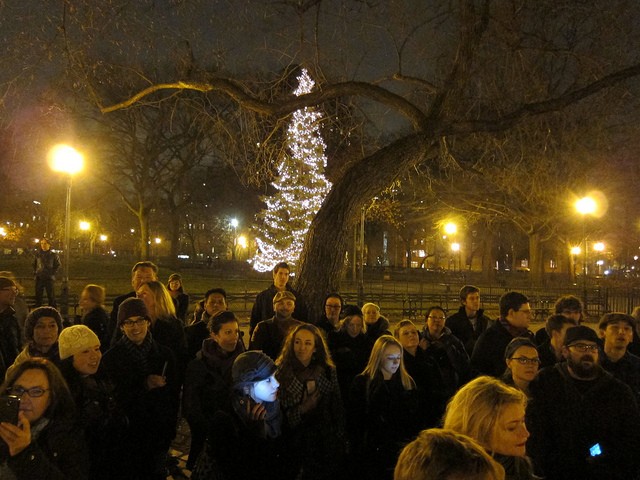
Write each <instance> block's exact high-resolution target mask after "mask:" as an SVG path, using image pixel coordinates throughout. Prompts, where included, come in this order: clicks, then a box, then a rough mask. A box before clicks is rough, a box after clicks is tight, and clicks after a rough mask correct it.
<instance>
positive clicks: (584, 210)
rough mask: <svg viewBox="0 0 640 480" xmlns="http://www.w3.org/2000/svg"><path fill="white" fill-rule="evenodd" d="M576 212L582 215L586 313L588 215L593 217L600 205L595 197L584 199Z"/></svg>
mask: <svg viewBox="0 0 640 480" xmlns="http://www.w3.org/2000/svg"><path fill="white" fill-rule="evenodd" d="M575 209H576V212H578V213H579V214H580V215H582V245H583V253H584V259H583V264H582V302H583V303H584V308H585V312H586V310H587V263H588V262H587V260H588V255H589V254H588V248H587V215H593V214H594V213H595V212H596V210H597V209H598V204H597V203H596V201H595V200H594V199H593V197H589V196H586V197H582V198H580V199H578V200H577V201H576V203H575Z"/></svg>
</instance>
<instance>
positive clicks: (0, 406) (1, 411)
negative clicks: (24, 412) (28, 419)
mask: <svg viewBox="0 0 640 480" xmlns="http://www.w3.org/2000/svg"><path fill="white" fill-rule="evenodd" d="M19 410H20V397H17V396H15V395H2V396H0V422H6V423H11V424H12V425H17V424H18V411H19Z"/></svg>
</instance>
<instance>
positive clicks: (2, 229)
mask: <svg viewBox="0 0 640 480" xmlns="http://www.w3.org/2000/svg"><path fill="white" fill-rule="evenodd" d="M0 235H2V236H3V237H6V236H7V231H6V230H5V229H4V227H0Z"/></svg>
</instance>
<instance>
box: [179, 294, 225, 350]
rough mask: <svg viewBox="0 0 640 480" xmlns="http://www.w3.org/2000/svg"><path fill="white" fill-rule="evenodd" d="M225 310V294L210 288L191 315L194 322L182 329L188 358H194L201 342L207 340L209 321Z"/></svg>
mask: <svg viewBox="0 0 640 480" xmlns="http://www.w3.org/2000/svg"><path fill="white" fill-rule="evenodd" d="M225 310H227V292H226V291H225V290H224V289H222V288H212V289H210V290H207V292H206V293H205V294H204V300H203V301H202V302H199V304H198V308H197V309H196V311H195V312H194V314H193V317H194V322H193V323H192V324H191V325H189V326H187V327H186V328H185V329H184V332H185V336H186V337H187V345H188V350H189V358H196V353H198V352H199V351H200V349H201V348H202V342H203V341H204V340H206V339H207V338H209V335H210V331H209V321H210V320H211V319H212V318H213V317H215V316H216V315H218V314H219V313H220V312H224V311H225Z"/></svg>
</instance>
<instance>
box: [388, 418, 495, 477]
mask: <svg viewBox="0 0 640 480" xmlns="http://www.w3.org/2000/svg"><path fill="white" fill-rule="evenodd" d="M393 479H394V480H435V479H437V480H462V479H464V480H504V468H502V466H501V465H500V464H499V463H497V462H496V461H495V460H494V459H493V458H491V457H490V456H489V455H488V454H487V452H485V451H484V449H483V448H482V446H480V445H478V443H476V441H475V440H473V439H472V438H470V437H467V436H466V435H461V434H459V433H456V432H453V431H451V430H444V429H441V428H432V429H430V430H423V431H422V432H420V434H419V435H418V438H416V439H415V440H414V441H412V442H411V443H410V444H408V445H407V446H406V447H404V448H403V449H402V453H400V456H399V457H398V463H397V464H396V469H395V472H394V476H393Z"/></svg>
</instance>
